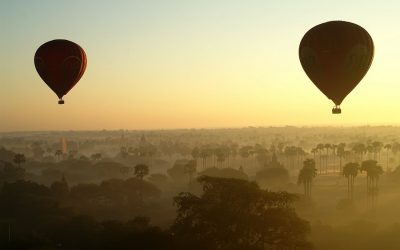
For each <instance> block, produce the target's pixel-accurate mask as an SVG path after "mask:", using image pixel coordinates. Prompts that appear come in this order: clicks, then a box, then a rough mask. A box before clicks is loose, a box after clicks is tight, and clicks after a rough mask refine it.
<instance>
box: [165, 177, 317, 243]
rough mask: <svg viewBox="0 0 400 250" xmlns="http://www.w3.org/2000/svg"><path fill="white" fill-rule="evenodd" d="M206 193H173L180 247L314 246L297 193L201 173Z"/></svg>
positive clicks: (174, 229)
mask: <svg viewBox="0 0 400 250" xmlns="http://www.w3.org/2000/svg"><path fill="white" fill-rule="evenodd" d="M199 181H200V183H202V184H203V191H204V193H203V194H202V195H201V196H196V195H193V194H191V193H180V194H179V195H178V196H177V197H175V198H174V201H175V204H176V206H177V207H178V210H177V217H176V219H175V222H174V224H173V225H172V227H171V231H172V233H173V234H174V235H175V236H176V237H177V239H179V241H178V242H177V243H178V249H192V250H200V249H201V250H204V249H209V250H217V249H218V250H242V249H252V250H263V249H304V250H305V249H313V247H312V245H311V243H309V242H308V241H307V240H306V234H307V233H308V231H309V225H308V223H307V222H306V221H304V220H302V219H300V218H299V217H298V216H297V215H296V213H295V211H294V209H293V208H292V205H291V203H292V201H293V199H294V196H293V195H291V194H288V193H285V192H281V193H273V192H269V191H265V190H261V189H260V188H259V187H258V186H257V184H255V183H253V182H248V181H244V180H237V179H225V178H215V177H209V176H202V177H200V178H199Z"/></svg>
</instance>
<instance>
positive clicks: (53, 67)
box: [35, 39, 87, 104]
mask: <svg viewBox="0 0 400 250" xmlns="http://www.w3.org/2000/svg"><path fill="white" fill-rule="evenodd" d="M86 62H87V61H86V54H85V51H84V50H83V49H82V48H81V47H80V46H79V45H78V44H76V43H73V42H71V41H68V40H61V39H58V40H53V41H49V42H47V43H45V44H43V45H41V46H40V47H39V48H38V49H37V51H36V53H35V67H36V70H37V72H38V73H39V75H40V77H41V78H42V80H43V81H44V82H45V83H46V84H47V86H49V87H50V89H51V90H53V91H54V93H56V95H57V96H58V98H59V101H58V103H59V104H64V100H63V99H62V97H63V96H64V95H66V94H67V93H68V92H69V91H70V90H71V89H72V88H73V87H74V86H75V84H76V83H77V82H78V81H79V79H81V77H82V75H83V73H84V72H85V69H86Z"/></svg>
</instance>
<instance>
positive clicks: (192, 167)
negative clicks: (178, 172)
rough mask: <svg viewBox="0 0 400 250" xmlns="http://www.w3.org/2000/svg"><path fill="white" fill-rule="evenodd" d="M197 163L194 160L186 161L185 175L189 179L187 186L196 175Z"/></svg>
mask: <svg viewBox="0 0 400 250" xmlns="http://www.w3.org/2000/svg"><path fill="white" fill-rule="evenodd" d="M196 167H197V162H196V161H195V160H190V161H188V162H187V163H186V164H185V166H184V171H185V174H187V175H188V177H189V185H190V184H191V183H192V178H193V175H194V174H195V173H196Z"/></svg>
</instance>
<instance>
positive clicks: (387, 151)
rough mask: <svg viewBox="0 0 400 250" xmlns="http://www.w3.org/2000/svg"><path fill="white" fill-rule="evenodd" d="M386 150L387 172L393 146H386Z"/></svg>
mask: <svg viewBox="0 0 400 250" xmlns="http://www.w3.org/2000/svg"><path fill="white" fill-rule="evenodd" d="M384 148H385V149H386V172H387V171H389V150H391V149H392V145H391V144H389V143H388V144H385V146H384Z"/></svg>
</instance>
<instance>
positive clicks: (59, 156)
mask: <svg viewBox="0 0 400 250" xmlns="http://www.w3.org/2000/svg"><path fill="white" fill-rule="evenodd" d="M62 154H63V153H62V150H61V149H57V150H56V152H55V153H54V155H55V156H56V157H57V159H58V161H60V159H61V156H62Z"/></svg>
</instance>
